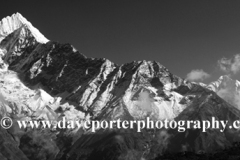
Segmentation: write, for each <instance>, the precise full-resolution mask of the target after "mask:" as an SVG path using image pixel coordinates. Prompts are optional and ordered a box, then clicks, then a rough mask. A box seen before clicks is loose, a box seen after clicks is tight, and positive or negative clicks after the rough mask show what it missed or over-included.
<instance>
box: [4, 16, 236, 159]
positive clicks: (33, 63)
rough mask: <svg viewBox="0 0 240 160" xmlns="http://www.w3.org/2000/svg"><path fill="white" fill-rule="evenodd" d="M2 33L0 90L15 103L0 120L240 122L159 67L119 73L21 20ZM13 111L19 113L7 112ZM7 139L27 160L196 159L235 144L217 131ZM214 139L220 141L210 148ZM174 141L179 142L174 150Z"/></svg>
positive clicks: (134, 65) (135, 66)
mask: <svg viewBox="0 0 240 160" xmlns="http://www.w3.org/2000/svg"><path fill="white" fill-rule="evenodd" d="M0 28H2V30H1V31H0V35H1V37H2V40H1V42H0V50H1V54H2V56H1V58H0V59H2V68H3V70H4V69H5V70H4V71H2V77H1V86H2V87H1V89H0V91H1V92H2V94H3V97H5V99H7V100H6V101H7V102H8V103H13V104H15V105H10V104H7V105H6V106H5V107H2V108H5V109H4V111H3V112H1V113H2V114H3V115H11V116H15V117H17V118H18V119H21V118H23V119H36V120H37V119H48V120H50V119H56V120H60V119H62V118H63V117H65V118H66V119H67V120H70V119H98V120H104V119H105V120H117V119H119V118H120V119H123V120H130V119H132V120H139V119H146V117H150V118H151V119H152V120H164V119H169V120H172V119H176V120H181V119H183V120H187V119H189V120H196V119H197V120H203V119H209V118H210V117H211V116H216V117H217V118H218V119H224V118H226V119H228V120H229V121H233V120H235V119H238V118H239V116H240V112H239V111H238V110H237V109H235V108H234V107H232V106H231V105H229V104H228V103H226V102H225V101H224V100H222V99H221V98H220V97H219V96H217V95H216V93H215V92H213V91H211V90H209V89H208V88H206V87H203V86H200V85H197V84H193V83H189V82H187V81H185V80H183V79H181V78H180V77H177V76H175V75H173V74H171V73H170V72H169V71H168V69H167V68H165V67H164V66H163V65H161V64H160V63H158V62H154V61H153V62H152V61H134V62H131V63H127V64H123V65H120V66H119V65H116V64H114V63H113V62H111V61H109V60H107V59H104V58H102V59H96V58H88V57H86V56H85V55H83V54H81V53H80V52H78V51H77V50H75V48H74V47H73V46H72V45H70V44H61V43H57V42H53V41H48V40H47V39H46V38H45V37H44V36H43V35H42V34H40V32H39V31H38V30H37V29H35V28H34V27H33V26H32V25H31V23H30V22H28V21H27V20H26V19H25V18H23V17H22V16H21V15H20V14H15V15H13V16H12V17H7V18H5V19H3V20H2V22H1V23H0ZM4 67H5V68H4ZM12 77H14V78H12ZM26 86H27V87H26ZM212 86H214V87H215V86H217V85H215V83H214V84H212ZM209 87H211V85H210V86H209ZM212 90H214V89H212ZM214 91H216V89H215V90H214ZM11 96H12V97H13V98H9V97H11ZM13 108H18V109H17V111H16V112H13V110H14V111H15V109H13ZM226 113H227V114H226ZM39 132H40V133H41V135H40V134H39ZM234 134H235V132H234ZM9 135H12V136H13V137H14V139H15V142H16V143H18V144H19V147H18V150H19V152H20V151H22V152H23V153H24V154H25V155H26V156H27V157H28V158H29V159H33V158H34V159H43V158H45V159H67V158H69V159H72V160H75V159H94V158H95V159H96V155H98V158H99V159H104V158H107V159H111V158H112V159H119V158H122V159H126V157H127V156H129V155H135V157H138V158H139V159H140V158H147V159H150V158H154V157H155V156H156V155H157V154H159V153H161V152H162V151H164V150H169V151H173V150H174V151H182V150H183V149H182V148H184V147H183V146H184V145H185V146H188V147H187V148H188V149H189V150H194V151H196V152H197V151H199V150H209V149H210V148H211V149H213V148H214V149H217V148H222V147H225V146H226V145H228V144H230V143H231V142H232V141H233V140H232V139H231V138H229V136H226V135H225V134H224V133H223V134H220V132H219V130H216V131H214V132H211V131H208V132H207V133H201V132H200V131H198V130H197V131H196V130H191V131H187V132H184V133H181V134H180V133H178V132H177V131H170V130H158V131H148V130H143V132H142V133H136V131H135V130H101V129H99V130H97V133H95V134H92V133H90V132H89V131H85V130H84V129H82V128H80V129H79V130H77V129H74V130H67V131H58V130H57V131H53V130H50V131H49V130H47V131H46V130H44V131H43V130H40V131H35V130H33V131H32V130H31V131H19V129H17V128H16V127H14V129H12V130H9ZM42 136H45V137H47V138H43V137H42ZM214 136H217V137H218V138H217V139H216V140H212V141H209V138H211V137H214ZM179 137H180V138H182V141H181V142H180V141H179V142H177V145H175V146H174V144H175V142H176V141H177V140H180V138H179ZM46 139H47V140H46ZM205 142H206V143H205ZM11 144H12V142H11ZM176 146H177V147H176ZM29 148H34V149H33V150H32V151H29ZM36 148H37V149H36ZM100 148H101V149H100ZM185 148H186V147H185ZM112 153H113V154H112ZM12 154H15V153H12ZM24 154H23V155H24ZM139 156H140V157H139ZM7 158H8V157H7Z"/></svg>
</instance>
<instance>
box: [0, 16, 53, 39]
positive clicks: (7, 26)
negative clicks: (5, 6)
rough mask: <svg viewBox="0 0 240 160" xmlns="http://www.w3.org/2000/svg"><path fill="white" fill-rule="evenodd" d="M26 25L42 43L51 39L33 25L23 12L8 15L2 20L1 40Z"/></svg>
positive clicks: (0, 22)
mask: <svg viewBox="0 0 240 160" xmlns="http://www.w3.org/2000/svg"><path fill="white" fill-rule="evenodd" d="M23 25H25V26H26V27H27V28H28V29H29V30H30V31H31V33H32V34H33V36H34V37H35V38H36V40H37V41H38V42H40V43H47V42H48V41H49V40H48V39H47V38H46V37H45V36H44V35H43V34H41V33H40V31H39V30H38V29H37V28H35V27H33V25H32V24H31V23H30V22H29V21H28V20H27V19H26V18H24V17H23V16H22V14H21V13H19V12H17V13H14V14H13V15H12V16H11V17H10V16H7V17H5V18H3V19H2V20H1V21H0V42H1V41H2V40H3V39H4V38H5V37H6V36H8V35H9V34H11V33H12V32H14V31H15V30H17V29H19V28H20V27H22V26H23Z"/></svg>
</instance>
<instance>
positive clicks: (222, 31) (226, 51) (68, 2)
mask: <svg viewBox="0 0 240 160" xmlns="http://www.w3.org/2000/svg"><path fill="white" fill-rule="evenodd" d="M16 12H19V13H21V14H22V15H23V16H24V17H25V18H26V19H27V20H29V21H30V22H31V23H32V24H33V25H34V26H35V27H36V28H38V29H39V30H40V31H41V32H42V33H43V34H44V35H45V36H46V37H47V38H48V39H51V40H53V41H59V42H62V43H71V44H73V45H74V46H75V47H76V48H77V49H78V50H79V51H80V52H82V53H83V54H85V55H86V56H88V57H97V58H101V57H104V58H107V59H109V60H111V61H113V62H115V63H117V64H123V63H126V62H131V61H133V60H155V61H158V62H160V63H162V64H163V65H164V66H166V67H167V68H168V69H169V70H170V71H171V72H172V73H173V74H176V75H178V76H180V77H183V78H186V76H187V75H188V76H187V77H188V78H189V79H191V80H194V79H195V80H196V81H197V80H200V81H203V82H206V83H207V82H210V81H212V80H215V79H217V78H218V77H219V76H220V75H222V74H231V75H234V76H233V77H235V78H238V79H240V76H239V75H240V72H238V71H239V70H238V68H240V65H239V64H240V63H239V64H238V58H239V62H240V56H238V55H237V54H238V53H240V45H239V44H240V1H238V0H236V1H235V0H231V1H229V0H225V1H223V0H211V1H209V0H206V1H205V0H145V1H142V0H109V1H101V0H95V1H91V0H87V1H83V0H75V1H74V0H64V1H61V0H48V1H47V0H37V1H36V0H15V1H13V0H4V2H1V9H0V18H3V17H6V16H8V15H12V14H13V13H16ZM223 57H225V59H222V58H223ZM231 58H232V59H231Z"/></svg>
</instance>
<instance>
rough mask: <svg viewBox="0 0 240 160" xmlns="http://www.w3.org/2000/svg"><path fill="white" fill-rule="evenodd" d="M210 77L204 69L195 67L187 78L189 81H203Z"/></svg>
mask: <svg viewBox="0 0 240 160" xmlns="http://www.w3.org/2000/svg"><path fill="white" fill-rule="evenodd" d="M209 77H210V75H209V74H208V73H206V72H204V71H203V70H202V69H195V70H192V71H191V72H190V73H188V74H187V77H186V79H187V80H189V81H202V80H204V79H207V78H209Z"/></svg>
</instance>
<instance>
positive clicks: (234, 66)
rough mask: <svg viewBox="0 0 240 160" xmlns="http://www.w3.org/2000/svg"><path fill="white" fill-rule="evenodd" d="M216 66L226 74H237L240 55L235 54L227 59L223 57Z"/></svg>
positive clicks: (239, 69) (239, 68)
mask: <svg viewBox="0 0 240 160" xmlns="http://www.w3.org/2000/svg"><path fill="white" fill-rule="evenodd" d="M218 66H219V68H220V69H221V70H222V71H224V72H226V73H233V74H237V73H238V72H239V71H240V54H236V55H234V56H233V57H232V58H229V59H227V58H225V57H224V58H222V59H220V60H218Z"/></svg>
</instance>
